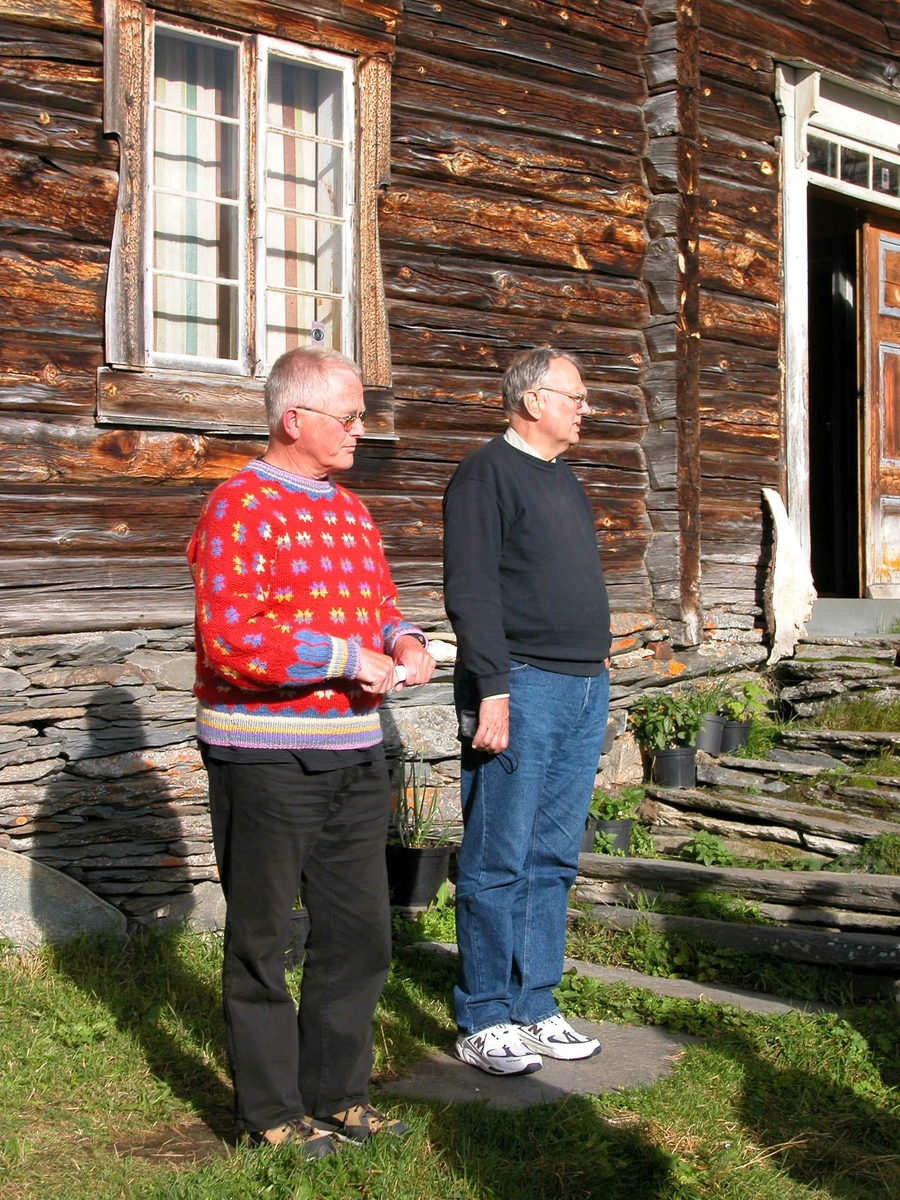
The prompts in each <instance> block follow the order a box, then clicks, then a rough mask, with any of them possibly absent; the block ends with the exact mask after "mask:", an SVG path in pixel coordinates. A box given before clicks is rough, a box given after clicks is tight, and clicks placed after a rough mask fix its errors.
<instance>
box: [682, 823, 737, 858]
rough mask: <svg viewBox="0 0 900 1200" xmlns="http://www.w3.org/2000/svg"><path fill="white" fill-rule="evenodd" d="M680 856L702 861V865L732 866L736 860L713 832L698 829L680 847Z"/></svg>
mask: <svg viewBox="0 0 900 1200" xmlns="http://www.w3.org/2000/svg"><path fill="white" fill-rule="evenodd" d="M681 857H682V858H683V859H685V860H686V861H687V862H695V863H702V864H703V866H704V867H733V866H734V864H735V863H736V862H737V859H736V858H735V856H734V855H733V854H732V853H731V851H730V850H727V849H726V848H725V843H724V842H723V841H722V839H721V838H720V837H717V836H716V835H715V834H714V833H707V832H706V830H705V829H698V830H697V832H696V834H695V835H694V836H693V837H692V838H691V840H690V841H689V842H687V843H686V844H685V845H684V846H682V847H681Z"/></svg>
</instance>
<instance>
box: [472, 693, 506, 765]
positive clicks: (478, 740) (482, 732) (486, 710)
mask: <svg viewBox="0 0 900 1200" xmlns="http://www.w3.org/2000/svg"><path fill="white" fill-rule="evenodd" d="M508 745H509V697H508V696H496V697H494V699H492V700H482V701H481V704H479V706H478V728H477V729H476V730H475V736H474V737H473V738H472V749H473V750H486V751H487V752H488V754H499V753H500V751H501V750H505V749H506V747H507V746H508Z"/></svg>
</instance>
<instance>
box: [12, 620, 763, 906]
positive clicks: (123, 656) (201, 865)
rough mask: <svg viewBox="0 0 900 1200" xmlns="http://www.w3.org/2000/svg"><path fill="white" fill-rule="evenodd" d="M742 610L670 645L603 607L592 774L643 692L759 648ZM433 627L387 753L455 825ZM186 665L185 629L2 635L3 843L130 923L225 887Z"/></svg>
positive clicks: (625, 773) (447, 689) (443, 674)
mask: <svg viewBox="0 0 900 1200" xmlns="http://www.w3.org/2000/svg"><path fill="white" fill-rule="evenodd" d="M729 619H730V620H733V619H734V616H733V615H731V616H730V618H729ZM749 619H750V630H748V629H743V628H742V629H738V630H734V629H733V627H729V629H728V630H721V631H720V630H716V629H711V630H710V631H708V636H709V641H707V642H706V643H704V644H703V645H702V646H699V647H695V648H692V649H690V650H686V651H681V650H677V649H673V647H672V645H671V642H670V640H669V638H668V633H667V631H666V629H664V628H661V627H659V626H658V625H657V624H656V623H655V622H654V621H653V619H652V618H650V617H649V616H646V615H643V614H618V615H616V616H615V618H614V634H615V643H614V646H613V669H612V677H611V696H612V708H611V716H610V725H609V729H608V735H607V745H606V750H607V753H605V754H604V756H603V758H602V760H601V764H600V766H601V778H602V779H604V780H605V781H606V782H608V783H616V782H626V781H629V780H631V779H633V778H635V773H636V772H637V773H638V774H639V772H640V759H639V756H638V755H637V752H636V750H635V748H634V745H633V740H632V739H631V737H630V735H629V734H625V721H626V717H627V707H628V705H629V704H630V703H631V701H632V700H633V699H635V698H636V697H637V696H638V695H640V694H641V693H642V692H643V691H644V690H646V689H647V688H651V687H660V686H663V687H665V686H671V685H673V684H676V683H678V682H680V681H682V680H686V679H690V678H697V677H703V676H706V675H707V674H710V673H713V674H715V673H718V672H720V671H724V670H731V669H735V668H748V667H749V668H752V667H755V666H758V665H759V664H760V663H761V662H762V661H763V660H764V658H765V650H764V649H763V647H762V646H761V644H760V640H759V636H758V631H755V632H756V633H757V636H756V638H755V639H752V640H751V639H749V638H748V639H747V640H744V639H743V638H742V639H741V640H729V639H728V637H727V634H728V633H732V632H737V633H741V634H743V635H744V638H746V635H747V633H748V632H750V631H751V630H752V617H750V618H749ZM723 635H725V636H723ZM432 637H433V649H434V652H435V654H436V655H437V656H438V657H439V660H440V661H439V665H438V668H437V670H436V672H435V675H434V678H433V680H432V682H431V683H430V684H428V685H427V686H425V687H422V688H414V689H410V690H409V691H404V692H401V693H399V694H398V695H395V696H392V697H391V698H390V699H389V700H388V701H387V702H386V703H385V705H384V706H383V708H382V725H383V728H384V734H385V747H386V750H387V752H388V756H389V757H396V756H397V755H398V754H399V753H400V751H401V749H402V750H403V751H405V752H406V753H407V754H414V755H418V754H422V756H423V758H424V760H425V764H426V770H427V774H428V779H429V782H430V783H431V784H433V785H434V786H435V787H436V788H437V789H438V795H439V799H440V805H441V811H442V814H443V818H444V820H445V822H446V823H448V824H450V825H451V826H454V827H455V828H457V829H458V828H459V825H460V819H459V757H458V755H459V744H458V742H457V740H456V717H455V714H454V711H453V706H452V665H453V664H452V660H453V657H454V655H455V647H454V645H453V642H454V639H453V636H452V634H448V633H446V632H435V633H434V634H432ZM193 678H194V655H193V630H192V629H191V628H189V627H183V628H179V629H167V630H160V629H147V630H131V631H122V632H104V633H76V634H60V635H56V636H43V637H23V638H9V639H6V640H4V641H2V642H0V847H5V848H6V849H8V850H11V851H14V852H17V853H21V854H26V855H28V856H30V857H32V858H34V859H37V860H39V861H40V862H42V863H44V864H46V865H47V866H50V867H55V868H57V869H59V870H62V871H64V872H66V874H68V875H70V876H71V877H73V878H74V879H77V880H79V881H80V882H81V883H83V884H84V885H85V886H86V887H88V888H89V889H90V890H91V891H92V892H94V893H96V894H97V895H100V896H102V897H103V898H104V899H106V900H108V901H109V902H110V903H112V904H114V905H115V906H116V907H117V908H118V909H119V910H120V911H121V912H123V913H124V914H125V915H126V916H127V917H128V919H129V920H130V921H132V922H134V923H140V924H156V923H158V922H160V921H178V920H182V919H183V918H185V917H187V916H191V917H192V919H194V920H199V921H201V922H204V923H210V922H211V923H216V920H217V919H218V918H217V917H216V915H215V914H216V913H218V912H220V910H221V891H220V889H219V886H218V882H217V874H216V867H215V860H214V856H213V848H212V837H211V832H210V824H209V803H208V796H207V789H206V774H205V772H204V771H203V767H202V764H201V762H200V757H199V754H198V753H197V749H196V744H195V741H194V699H193V695H192V692H191V689H192V687H193Z"/></svg>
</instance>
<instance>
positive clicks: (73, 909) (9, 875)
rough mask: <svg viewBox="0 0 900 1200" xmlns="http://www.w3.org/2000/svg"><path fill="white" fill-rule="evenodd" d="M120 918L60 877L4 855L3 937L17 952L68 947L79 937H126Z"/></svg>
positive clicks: (0, 861)
mask: <svg viewBox="0 0 900 1200" xmlns="http://www.w3.org/2000/svg"><path fill="white" fill-rule="evenodd" d="M126 928H127V923H126V920H125V918H124V917H123V916H122V914H121V913H120V912H118V911H117V910H116V909H115V908H113V907H112V905H111V904H107V903H106V901H105V900H101V899H100V898H99V897H98V896H95V895H94V894H93V892H90V891H88V889H87V888H86V887H83V886H82V885H81V884H80V883H78V882H76V880H74V879H70V878H69V877H68V876H67V875H64V874H63V873H62V872H61V871H55V870H53V868H52V867H47V866H44V864H43V863H39V862H35V861H34V860H33V859H30V858H27V857H25V855H23V854H14V853H12V852H11V851H9V850H2V849H0V937H4V938H8V939H9V941H11V942H12V943H13V945H14V946H38V945H40V943H41V942H43V941H51V942H64V941H68V940H69V939H70V938H73V937H75V936H77V935H78V934H81V933H89V934H114V935H117V936H120V937H121V936H124V934H125V932H126Z"/></svg>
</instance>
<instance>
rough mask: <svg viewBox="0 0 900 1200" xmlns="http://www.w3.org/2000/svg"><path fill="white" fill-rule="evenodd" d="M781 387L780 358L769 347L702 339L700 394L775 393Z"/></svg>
mask: <svg viewBox="0 0 900 1200" xmlns="http://www.w3.org/2000/svg"><path fill="white" fill-rule="evenodd" d="M780 387H781V368H780V366H779V363H778V355H777V353H776V352H775V351H773V350H772V349H769V348H765V349H764V348H761V347H755V346H741V348H740V349H739V350H738V349H737V348H736V347H735V346H734V345H733V344H729V343H728V342H726V341H723V340H720V339H718V338H716V339H713V338H705V337H704V338H701V339H700V388H701V391H716V392H718V391H733V392H762V393H764V394H766V395H768V394H770V393H775V392H778V391H779V390H780Z"/></svg>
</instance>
